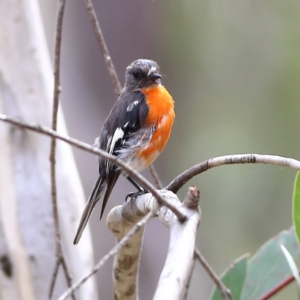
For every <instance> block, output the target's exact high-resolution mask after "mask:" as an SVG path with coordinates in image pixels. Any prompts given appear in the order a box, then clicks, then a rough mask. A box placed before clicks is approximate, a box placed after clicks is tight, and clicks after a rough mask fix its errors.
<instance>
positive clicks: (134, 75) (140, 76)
mask: <svg viewBox="0 0 300 300" xmlns="http://www.w3.org/2000/svg"><path fill="white" fill-rule="evenodd" d="M132 75H133V77H134V79H141V78H142V77H143V74H142V73H141V72H137V71H134V72H133V73H132Z"/></svg>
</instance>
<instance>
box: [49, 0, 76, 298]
mask: <svg viewBox="0 0 300 300" xmlns="http://www.w3.org/2000/svg"><path fill="white" fill-rule="evenodd" d="M65 3H66V1H65V0H59V1H58V14H57V21H56V33H55V49H54V92H53V112H52V130H54V131H56V129H57V112H58V105H59V94H60V91H61V86H60V50H61V37H62V24H63V17H64V10H65ZM55 152H56V138H55V137H52V139H51V148H50V174H51V199H52V209H53V219H54V231H55V246H56V257H57V258H56V264H55V267H54V272H53V276H52V279H51V283H50V289H49V299H51V298H52V294H53V290H54V286H55V281H56V278H57V274H58V269H59V265H60V264H62V265H63V270H64V274H65V277H66V280H67V285H68V287H69V286H71V284H72V280H71V276H70V272H69V270H68V267H67V265H66V262H65V258H64V255H63V250H62V246H61V237H60V230H59V220H58V209H57V193H56V169H55V163H56V162H55ZM72 299H73V300H75V299H76V298H75V295H74V294H72Z"/></svg>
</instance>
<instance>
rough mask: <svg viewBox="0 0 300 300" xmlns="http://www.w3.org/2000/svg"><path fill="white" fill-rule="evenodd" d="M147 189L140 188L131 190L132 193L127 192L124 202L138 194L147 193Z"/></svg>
mask: <svg viewBox="0 0 300 300" xmlns="http://www.w3.org/2000/svg"><path fill="white" fill-rule="evenodd" d="M147 193H148V191H146V190H144V189H143V190H140V191H137V192H133V193H129V194H128V195H127V196H126V197H125V202H127V201H129V200H131V199H135V198H137V197H138V196H141V195H143V194H147Z"/></svg>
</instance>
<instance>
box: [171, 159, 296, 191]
mask: <svg viewBox="0 0 300 300" xmlns="http://www.w3.org/2000/svg"><path fill="white" fill-rule="evenodd" d="M258 163H260V164H274V165H279V166H285V167H290V168H293V169H296V170H300V161H298V160H296V159H293V158H287V157H282V156H276V155H261V154H237V155H225V156H219V157H215V158H211V159H209V160H206V161H204V162H201V163H200V164H197V165H195V166H193V167H191V168H189V169H187V170H186V171H184V172H183V173H181V174H180V175H178V176H177V177H176V178H175V179H173V180H172V181H171V182H170V183H169V184H168V185H167V186H166V189H168V190H170V191H172V192H173V193H177V192H178V190H179V189H180V188H182V186H183V185H184V184H185V183H187V182H188V181H189V180H190V179H192V178H193V177H194V176H196V175H198V174H200V173H203V172H205V171H207V170H209V169H212V168H214V167H218V166H223V165H233V164H258Z"/></svg>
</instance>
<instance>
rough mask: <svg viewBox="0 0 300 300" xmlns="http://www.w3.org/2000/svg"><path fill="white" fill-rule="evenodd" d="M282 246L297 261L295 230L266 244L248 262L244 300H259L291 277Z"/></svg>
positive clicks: (281, 233)
mask: <svg viewBox="0 0 300 300" xmlns="http://www.w3.org/2000/svg"><path fill="white" fill-rule="evenodd" d="M281 244H283V245H284V246H285V248H286V249H287V250H288V252H289V253H290V254H291V256H292V258H293V259H294V260H295V259H296V257H297V256H298V253H299V245H298V243H297V239H296V235H295V232H294V229H293V228H291V229H290V230H288V231H287V230H285V231H282V232H280V233H279V234H278V235H276V236H275V237H273V238H272V239H270V240H269V241H268V242H266V243H265V244H264V245H263V246H262V247H261V248H260V249H259V250H258V251H257V252H256V253H255V254H254V255H253V256H252V257H251V258H250V259H249V261H248V268H247V276H246V280H245V283H244V288H243V292H242V298H241V299H242V300H257V299H259V298H261V297H262V296H263V295H265V294H266V293H267V292H269V291H270V290H271V289H273V288H274V287H275V286H277V285H278V284H279V283H281V282H282V281H283V280H285V279H287V278H288V277H289V276H291V270H290V268H289V266H288V264H287V263H286V259H285V257H284V255H282V250H281V247H280V245H281Z"/></svg>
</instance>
